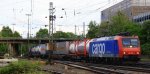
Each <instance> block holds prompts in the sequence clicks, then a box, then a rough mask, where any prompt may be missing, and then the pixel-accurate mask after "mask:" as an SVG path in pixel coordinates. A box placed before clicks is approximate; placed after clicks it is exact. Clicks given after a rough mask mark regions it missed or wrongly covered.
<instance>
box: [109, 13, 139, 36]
mask: <svg viewBox="0 0 150 74" xmlns="http://www.w3.org/2000/svg"><path fill="white" fill-rule="evenodd" d="M109 32H110V33H111V34H112V35H114V34H117V33H120V32H130V33H131V35H138V34H139V32H140V26H139V25H137V24H136V23H134V22H132V21H130V20H129V19H128V18H127V17H126V16H125V15H124V14H123V13H121V12H118V13H117V15H116V16H114V17H112V19H111V21H110V31H109Z"/></svg>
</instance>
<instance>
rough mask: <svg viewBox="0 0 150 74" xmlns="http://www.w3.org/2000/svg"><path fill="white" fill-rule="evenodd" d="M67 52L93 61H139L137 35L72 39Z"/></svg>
mask: <svg viewBox="0 0 150 74" xmlns="http://www.w3.org/2000/svg"><path fill="white" fill-rule="evenodd" d="M69 54H71V55H74V56H77V57H80V58H84V59H90V60H91V59H92V60H94V61H107V62H109V61H136V62H137V61H139V59H140V58H139V56H140V42H139V39H138V36H109V37H101V38H94V39H90V40H84V41H74V42H73V43H71V44H70V46H69Z"/></svg>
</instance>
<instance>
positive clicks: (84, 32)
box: [83, 22, 85, 38]
mask: <svg viewBox="0 0 150 74" xmlns="http://www.w3.org/2000/svg"><path fill="white" fill-rule="evenodd" d="M83 38H85V22H83Z"/></svg>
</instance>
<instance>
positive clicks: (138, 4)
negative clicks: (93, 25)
mask: <svg viewBox="0 0 150 74" xmlns="http://www.w3.org/2000/svg"><path fill="white" fill-rule="evenodd" d="M118 11H121V12H123V13H125V15H126V16H128V18H129V19H130V20H133V21H135V22H143V21H145V20H150V0H123V1H121V2H119V3H117V4H115V5H113V6H111V7H109V8H107V9H105V10H103V11H102V12H101V21H102V22H103V21H109V20H110V18H111V17H112V16H113V15H115V14H116V13H117V12H118Z"/></svg>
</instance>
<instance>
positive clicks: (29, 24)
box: [26, 14, 31, 39]
mask: <svg viewBox="0 0 150 74" xmlns="http://www.w3.org/2000/svg"><path fill="white" fill-rule="evenodd" d="M26 16H27V17H28V35H27V38H28V39H29V35H30V33H29V25H30V24H29V22H30V21H29V16H31V14H26Z"/></svg>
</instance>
